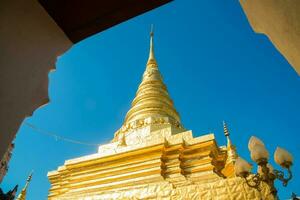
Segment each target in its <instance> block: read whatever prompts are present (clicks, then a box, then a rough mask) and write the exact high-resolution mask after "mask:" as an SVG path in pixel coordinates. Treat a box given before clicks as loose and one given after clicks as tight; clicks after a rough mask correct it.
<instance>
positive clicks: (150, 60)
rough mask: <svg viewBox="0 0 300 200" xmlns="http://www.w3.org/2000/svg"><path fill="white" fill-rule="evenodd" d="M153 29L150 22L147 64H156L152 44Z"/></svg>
mask: <svg viewBox="0 0 300 200" xmlns="http://www.w3.org/2000/svg"><path fill="white" fill-rule="evenodd" d="M153 30H154V28H153V24H152V25H151V31H150V51H149V58H148V62H147V65H150V64H155V65H157V63H156V60H155V57H154V44H153V37H154V31H153Z"/></svg>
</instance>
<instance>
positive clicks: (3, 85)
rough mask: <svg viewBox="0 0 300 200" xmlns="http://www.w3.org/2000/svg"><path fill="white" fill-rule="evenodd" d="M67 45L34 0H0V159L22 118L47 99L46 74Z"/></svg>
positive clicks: (66, 41)
mask: <svg viewBox="0 0 300 200" xmlns="http://www.w3.org/2000/svg"><path fill="white" fill-rule="evenodd" d="M71 46H72V43H71V42H70V41H69V39H68V38H67V37H66V36H65V34H64V33H63V32H62V31H61V29H60V28H59V27H58V26H57V25H56V24H55V22H54V21H53V20H52V18H51V17H50V16H49V15H48V14H47V12H46V11H45V10H44V9H43V7H41V6H40V4H39V3H38V2H37V1H35V0H18V1H17V0H2V1H0V121H1V123H0V158H2V156H3V154H4V153H5V151H6V150H7V147H8V146H9V144H10V143H11V141H12V140H13V138H14V137H15V134H16V132H17V131H18V129H19V125H20V124H21V122H22V121H23V119H24V118H25V117H26V116H30V115H31V114H32V112H33V111H34V110H35V109H37V108H38V107H39V106H41V105H44V104H45V103H47V102H48V73H49V71H50V70H51V69H54V65H55V62H56V58H57V56H59V55H61V54H62V53H64V52H65V51H66V50H68V49H69V48H70V47H71Z"/></svg>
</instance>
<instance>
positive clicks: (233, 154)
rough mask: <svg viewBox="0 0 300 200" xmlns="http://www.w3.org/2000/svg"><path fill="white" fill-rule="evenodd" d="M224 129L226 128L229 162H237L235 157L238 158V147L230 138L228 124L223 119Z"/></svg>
mask: <svg viewBox="0 0 300 200" xmlns="http://www.w3.org/2000/svg"><path fill="white" fill-rule="evenodd" d="M223 129H224V135H225V136H226V138H227V156H228V157H227V162H235V159H236V158H237V153H236V148H235V146H234V145H233V144H232V142H231V140H230V137H229V136H230V133H229V131H228V128H227V125H226V123H225V121H223Z"/></svg>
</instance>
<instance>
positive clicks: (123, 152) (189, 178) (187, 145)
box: [48, 33, 268, 200]
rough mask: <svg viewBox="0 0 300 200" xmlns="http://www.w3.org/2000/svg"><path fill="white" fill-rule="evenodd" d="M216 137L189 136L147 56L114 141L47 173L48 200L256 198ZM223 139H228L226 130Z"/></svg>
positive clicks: (231, 152) (231, 149)
mask: <svg viewBox="0 0 300 200" xmlns="http://www.w3.org/2000/svg"><path fill="white" fill-rule="evenodd" d="M224 131H225V135H227V138H228V145H227V147H226V146H223V147H219V146H218V145H217V143H216V140H215V138H214V134H205V135H203V136H201V137H196V138H194V137H193V134H192V131H187V130H185V129H184V128H183V127H182V125H181V123H180V118H179V114H178V113H177V111H176V109H175V108H174V105H173V102H172V100H171V98H170V97H169V94H168V92H167V89H166V86H165V85H164V83H163V81H162V78H161V75H160V73H159V70H158V65H157V62H156V60H155V57H154V51H153V33H151V38H150V54H149V59H148V62H147V65H146V70H145V73H144V75H143V79H142V83H141V84H140V86H139V88H138V91H137V93H136V97H135V98H134V100H133V102H132V107H131V108H130V110H129V111H128V113H127V115H126V118H125V120H124V124H123V125H122V127H121V128H120V129H119V130H118V131H117V132H116V133H115V137H114V139H113V140H112V142H110V143H108V144H105V145H101V146H99V150H98V153H96V154H92V155H88V156H83V157H80V158H75V159H72V160H67V161H66V162H65V164H64V165H63V166H61V167H59V168H58V169H57V170H56V171H52V172H49V173H48V177H49V180H50V182H51V189H50V193H49V199H50V200H69V199H72V200H73V199H74V200H79V199H80V200H90V199H93V200H96V199H99V200H100V199H105V200H106V199H204V200H205V199H209V200H211V199H218V200H236V199H239V200H246V199H261V198H262V197H264V196H266V194H268V188H266V187H262V188H263V190H262V192H260V193H259V192H258V191H257V190H255V189H252V188H248V187H247V186H245V185H244V181H243V180H242V179H241V178H238V177H235V176H234V167H233V166H234V162H235V157H236V152H235V148H234V146H233V145H232V143H231V141H230V139H229V132H228V130H227V127H226V126H225V125H224ZM226 132H227V133H228V134H227V133H226Z"/></svg>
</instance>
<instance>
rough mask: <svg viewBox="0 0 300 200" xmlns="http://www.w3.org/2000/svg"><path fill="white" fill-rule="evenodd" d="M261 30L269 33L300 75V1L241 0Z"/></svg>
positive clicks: (249, 18)
mask: <svg viewBox="0 0 300 200" xmlns="http://www.w3.org/2000/svg"><path fill="white" fill-rule="evenodd" d="M240 3H241V5H242V7H243V9H244V12H245V14H246V15H247V17H248V20H249V22H250V24H251V26H252V28H253V29H254V31H255V32H257V33H263V34H266V35H267V36H268V37H269V39H270V40H271V42H272V43H273V44H274V46H275V47H276V48H277V49H278V50H279V51H280V52H281V53H282V54H283V56H284V57H285V58H286V59H287V60H288V62H289V63H290V64H291V65H292V66H293V67H294V69H295V70H296V71H297V73H298V74H299V75H300V1H299V0H240Z"/></svg>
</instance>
